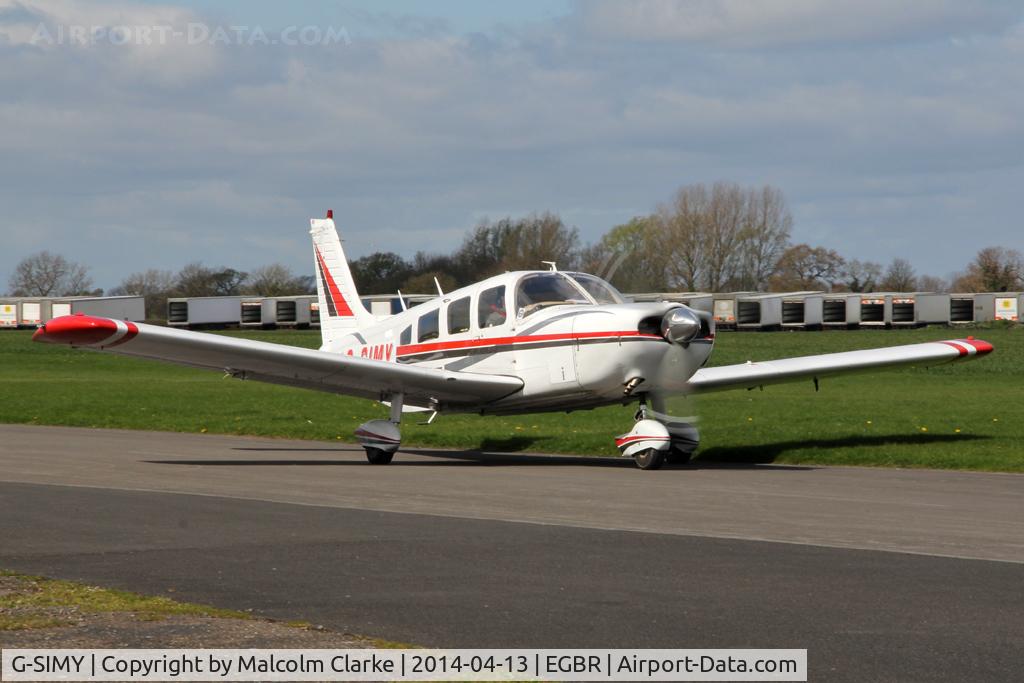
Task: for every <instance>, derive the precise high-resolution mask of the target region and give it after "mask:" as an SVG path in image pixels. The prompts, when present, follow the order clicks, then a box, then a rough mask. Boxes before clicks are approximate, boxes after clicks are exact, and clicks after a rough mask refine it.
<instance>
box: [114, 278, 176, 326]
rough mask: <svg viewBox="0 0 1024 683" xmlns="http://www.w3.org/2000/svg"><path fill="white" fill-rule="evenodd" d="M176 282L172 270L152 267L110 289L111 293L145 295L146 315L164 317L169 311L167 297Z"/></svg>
mask: <svg viewBox="0 0 1024 683" xmlns="http://www.w3.org/2000/svg"><path fill="white" fill-rule="evenodd" d="M174 283H175V277H174V274H173V273H171V271H169V270H156V269H155V268H150V269H149V270H146V271H143V272H141V273H132V274H131V275H129V276H128V277H126V278H125V279H124V280H122V281H121V284H120V285H118V286H117V287H114V288H113V289H112V290H110V294H111V295H112V296H122V295H125V294H129V295H133V296H141V297H145V299H146V316H147V317H150V318H159V319H163V318H164V316H165V315H166V313H167V297H168V296H170V294H171V291H172V290H173V289H174Z"/></svg>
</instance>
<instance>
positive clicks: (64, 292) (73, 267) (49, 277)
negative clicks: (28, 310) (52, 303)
mask: <svg viewBox="0 0 1024 683" xmlns="http://www.w3.org/2000/svg"><path fill="white" fill-rule="evenodd" d="M10 288H11V293H12V294H13V295H14V296H75V295H79V294H95V293H96V292H95V291H94V290H92V278H90V277H89V269H88V268H86V267H85V266H83V265H81V264H80V263H75V262H74V261H68V260H67V259H65V258H64V257H63V256H61V255H60V254H53V253H51V252H49V251H41V252H39V253H38V254H33V255H32V256H29V257H27V258H24V259H22V260H21V262H19V263H18V265H17V266H15V267H14V274H13V275H12V276H11V280H10Z"/></svg>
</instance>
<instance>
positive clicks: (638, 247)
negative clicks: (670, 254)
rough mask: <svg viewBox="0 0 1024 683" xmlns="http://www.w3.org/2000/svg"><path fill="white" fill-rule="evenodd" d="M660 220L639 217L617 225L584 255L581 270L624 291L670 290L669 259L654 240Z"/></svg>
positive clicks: (584, 251) (654, 217) (584, 252)
mask: <svg viewBox="0 0 1024 683" xmlns="http://www.w3.org/2000/svg"><path fill="white" fill-rule="evenodd" d="M657 221H658V219H657V217H656V216H637V217H635V218H632V219H630V221H629V222H628V223H623V224H622V225H617V226H615V227H614V228H612V229H611V230H609V231H608V232H607V233H605V234H604V236H603V237H602V238H601V240H600V241H599V242H598V243H597V244H594V245H592V246H590V247H587V248H586V249H584V250H582V251H581V252H580V264H579V265H580V268H581V269H582V270H585V271H587V272H588V273H593V274H595V275H599V276H601V277H603V278H605V279H606V280H608V281H609V282H611V283H612V284H613V285H615V286H616V287H618V288H619V289H620V290H622V291H624V292H663V291H666V290H667V289H668V283H667V281H666V272H665V271H666V258H665V255H664V254H663V253H662V252H661V251H660V250H659V249H658V248H657V246H656V241H655V238H654V231H655V230H657V229H658V227H657Z"/></svg>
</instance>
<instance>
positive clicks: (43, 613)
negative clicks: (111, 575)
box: [0, 570, 251, 631]
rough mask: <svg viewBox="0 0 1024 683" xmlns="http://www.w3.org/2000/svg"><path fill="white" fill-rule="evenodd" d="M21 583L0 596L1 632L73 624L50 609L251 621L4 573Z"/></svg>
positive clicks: (240, 614)
mask: <svg viewBox="0 0 1024 683" xmlns="http://www.w3.org/2000/svg"><path fill="white" fill-rule="evenodd" d="M0 575H2V576H6V577H14V578H15V579H17V582H18V585H19V590H16V591H14V592H12V593H8V594H4V595H0V631H18V630H24V629H31V628H49V627H52V626H64V625H67V624H68V623H70V622H69V621H68V620H67V619H64V618H61V617H57V616H53V615H51V614H48V613H47V610H48V609H49V608H75V609H76V610H77V611H78V612H79V613H93V614H95V613H99V612H130V613H132V614H133V615H134V616H135V617H136V618H139V619H144V620H157V619H163V618H164V617H168V616H172V615H187V616H203V617H221V618H230V619H249V618H251V616H250V615H249V614H246V613H245V612H235V611H232V610H224V609H217V608H215V607H207V606H205V605H195V604H191V603H187V602H175V601H174V600H170V599H168V598H164V597H150V596H145V595H138V594H137V593H129V592H127V591H119V590H110V589H107V588H97V587H96V586H86V585H83V584H80V583H73V582H71V581H62V580H58V579H47V578H43V577H40V576H26V575H22V574H16V573H14V572H9V571H3V570H0Z"/></svg>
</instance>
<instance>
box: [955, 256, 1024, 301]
mask: <svg viewBox="0 0 1024 683" xmlns="http://www.w3.org/2000/svg"><path fill="white" fill-rule="evenodd" d="M953 289H955V290H957V291H961V292H1009V291H1016V290H1020V289H1024V256H1021V253H1020V252H1019V251H1017V250H1016V249H1003V248H1002V247H986V248H985V249H982V250H981V251H979V252H978V255H977V256H975V257H974V261H972V262H971V263H970V264H968V266H967V271H966V272H964V273H961V274H959V275H958V276H957V277H956V278H955V280H954V282H953Z"/></svg>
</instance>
